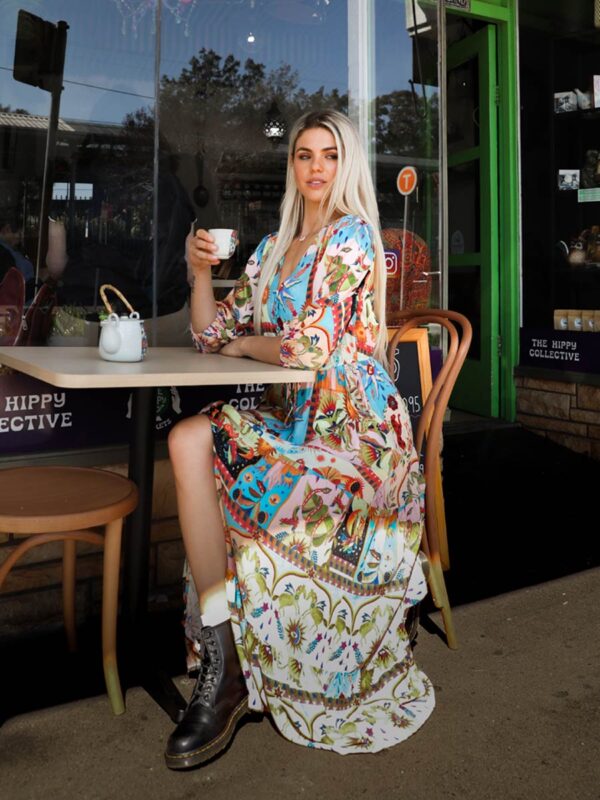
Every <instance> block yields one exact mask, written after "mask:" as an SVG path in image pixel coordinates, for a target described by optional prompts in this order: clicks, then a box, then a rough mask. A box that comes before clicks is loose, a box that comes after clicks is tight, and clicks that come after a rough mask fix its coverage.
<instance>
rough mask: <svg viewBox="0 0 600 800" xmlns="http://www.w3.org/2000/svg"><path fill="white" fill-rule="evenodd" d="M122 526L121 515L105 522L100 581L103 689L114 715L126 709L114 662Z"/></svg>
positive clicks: (115, 655)
mask: <svg viewBox="0 0 600 800" xmlns="http://www.w3.org/2000/svg"><path fill="white" fill-rule="evenodd" d="M122 527H123V520H122V519H117V520H114V521H113V522H109V523H108V525H107V526H106V532H105V539H104V577H103V582H102V661H103V665H104V680H105V683H106V691H107V693H108V697H109V699H110V704H111V706H112V710H113V713H114V714H115V715H119V714H123V713H124V712H125V703H124V701H123V693H122V691H121V682H120V680H119V671H118V666H117V612H118V605H119V566H120V563H121V530H122Z"/></svg>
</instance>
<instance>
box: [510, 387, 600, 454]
mask: <svg viewBox="0 0 600 800" xmlns="http://www.w3.org/2000/svg"><path fill="white" fill-rule="evenodd" d="M515 383H516V386H517V420H518V421H519V422H520V423H521V424H522V425H523V427H524V428H528V429H529V430H531V431H533V433H537V434H540V435H541V436H546V437H548V439H552V440H553V441H555V442H558V443H559V444H561V445H563V446H564V447H568V448H569V449H570V450H575V451H577V452H578V453H585V454H586V455H588V456H591V457H592V458H594V459H598V460H600V387H597V386H588V385H586V384H581V383H565V382H563V381H549V380H540V379H537V378H525V377H517V378H516V379H515Z"/></svg>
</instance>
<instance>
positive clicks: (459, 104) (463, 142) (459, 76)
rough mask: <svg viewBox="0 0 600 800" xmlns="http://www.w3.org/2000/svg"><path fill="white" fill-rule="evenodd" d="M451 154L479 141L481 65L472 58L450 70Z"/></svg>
mask: <svg viewBox="0 0 600 800" xmlns="http://www.w3.org/2000/svg"><path fill="white" fill-rule="evenodd" d="M448 101H449V102H448V119H447V141H448V154H449V155H452V154H453V153H457V152H460V151H461V150H466V149H467V148H469V147H476V146H477V145H478V144H479V64H478V63H477V59H476V58H472V59H471V60H470V61H467V62H466V63H465V64H461V65H460V66H458V67H455V68H454V69H451V70H448Z"/></svg>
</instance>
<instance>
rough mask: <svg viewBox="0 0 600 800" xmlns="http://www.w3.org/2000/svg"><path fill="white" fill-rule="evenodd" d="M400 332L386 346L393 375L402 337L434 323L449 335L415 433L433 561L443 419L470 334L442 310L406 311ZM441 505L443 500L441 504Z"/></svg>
mask: <svg viewBox="0 0 600 800" xmlns="http://www.w3.org/2000/svg"><path fill="white" fill-rule="evenodd" d="M397 317H398V319H399V323H398V324H399V326H400V327H399V328H398V330H396V332H395V333H394V335H393V336H392V338H391V340H390V342H389V345H388V361H389V364H390V371H391V374H393V368H394V355H395V352H396V347H397V345H398V342H399V340H400V339H401V338H402V336H403V335H404V334H405V333H406V332H407V331H409V330H411V329H412V328H418V327H419V326H421V325H425V324H429V323H434V324H437V325H441V326H442V327H443V328H445V329H446V330H447V331H448V335H449V343H448V352H447V354H446V358H445V359H444V363H443V365H442V369H441V370H440V372H439V374H438V375H437V376H436V378H435V380H434V381H433V385H432V388H431V391H430V392H429V394H428V396H427V397H426V398H425V397H424V398H423V403H424V405H423V411H422V414H421V417H420V419H419V423H418V426H417V430H416V433H415V442H414V444H415V449H416V451H417V454H418V455H419V457H421V456H422V451H423V444H425V458H424V471H425V481H426V485H425V526H426V532H425V535H424V536H423V544H422V546H423V550H424V551H425V554H426V555H427V556H428V557H429V558H430V559H433V560H438V559H439V557H440V537H441V538H443V540H444V541H442V542H441V544H442V546H443V547H444V548H445V547H446V543H445V514H444V510H443V506H442V508H440V507H439V500H437V499H436V498H439V497H440V494H441V486H440V481H439V476H440V443H441V436H442V425H443V422H444V415H445V413H446V408H447V407H448V401H449V400H450V395H451V394H452V389H453V388H454V384H455V383H456V379H457V378H458V375H459V373H460V370H461V367H462V365H463V363H464V360H465V358H466V356H467V352H468V350H469V346H470V344H471V339H472V336H473V331H472V328H471V323H470V322H469V320H468V319H467V318H466V317H465V316H463V315H462V314H459V313H458V312H457V311H447V310H445V309H437V308H436V309H422V310H406V311H401V312H399V313H398V314H397ZM442 503H443V500H442Z"/></svg>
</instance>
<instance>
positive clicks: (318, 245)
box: [277, 217, 341, 293]
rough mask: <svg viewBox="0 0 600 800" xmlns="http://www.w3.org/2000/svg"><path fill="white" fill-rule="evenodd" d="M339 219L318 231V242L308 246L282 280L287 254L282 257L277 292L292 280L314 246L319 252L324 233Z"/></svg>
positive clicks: (278, 266)
mask: <svg viewBox="0 0 600 800" xmlns="http://www.w3.org/2000/svg"><path fill="white" fill-rule="evenodd" d="M340 219H341V217H340ZM338 221H339V220H334V221H333V222H328V223H327V225H323V227H322V228H321V229H320V230H319V231H318V232H317V233H316V242H314V244H309V245H308V247H307V248H306V250H305V251H304V253H303V254H302V255H301V256H300V258H299V259H298V261H297V262H296V264H295V266H294V268H293V269H292V271H291V272H290V273H289V274H288V275H286V277H285V278H284V279H283V280H281V270H282V268H283V263H284V261H285V254H284V255H283V256H282V257H281V259H280V261H279V264H278V265H277V293H279V292H280V291H281V290H282V289H283V287H284V286H285V284H286V283H287V282H288V281H289V280H290V278H291V277H292V276H293V275H295V274H296V272H298V270H299V268H300V266H301V265H302V264H303V263H304V261H305V260H306V257H307V256H308V254H309V253H310V252H311V249H312V248H313V247H314V248H315V251H314V252H315V253H318V252H319V248H320V246H321V242H322V241H323V233H324V232H325V231H326V230H327V228H329V227H331V225H333V224H334V222H338Z"/></svg>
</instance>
